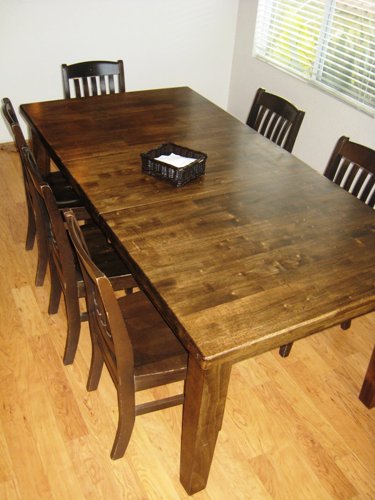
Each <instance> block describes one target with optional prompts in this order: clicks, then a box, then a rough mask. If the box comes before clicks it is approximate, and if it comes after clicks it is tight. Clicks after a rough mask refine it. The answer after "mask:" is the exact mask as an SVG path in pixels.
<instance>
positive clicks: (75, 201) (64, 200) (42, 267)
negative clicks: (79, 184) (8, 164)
mask: <svg viewBox="0 0 375 500" xmlns="http://www.w3.org/2000/svg"><path fill="white" fill-rule="evenodd" d="M2 113H3V116H4V119H5V121H6V123H7V125H8V127H9V130H10V132H11V134H12V137H13V141H14V143H15V146H16V148H17V150H18V152H19V155H20V160H21V166H22V177H23V185H24V189H25V197H26V207H27V233H26V250H31V249H32V248H33V247H34V242H35V239H36V237H37V224H36V220H35V213H34V209H33V205H32V202H31V197H30V189H29V184H28V181H27V178H26V172H25V165H24V161H25V160H24V157H23V155H22V150H23V148H25V147H27V143H26V140H25V137H24V135H23V133H22V129H21V127H20V124H19V121H18V119H17V116H16V113H15V111H14V107H13V105H12V103H11V101H10V99H8V98H7V97H4V98H3V100H2ZM45 180H46V182H48V184H49V185H50V186H51V189H52V191H53V193H54V196H55V198H56V203H57V205H58V207H60V208H61V207H77V206H81V205H82V201H81V200H80V198H79V196H78V194H77V193H76V192H75V191H74V189H73V188H72V186H71V185H70V184H69V183H68V181H67V180H66V179H65V177H64V176H63V175H62V174H61V172H59V171H56V172H51V173H49V174H48V175H47V176H46V178H45ZM43 238H44V237H43V235H42V236H40V237H39V238H37V240H38V265H37V271H36V278H35V284H36V286H41V285H43V282H44V277H45V272H46V268H47V254H46V252H45V250H43V243H42V242H43Z"/></svg>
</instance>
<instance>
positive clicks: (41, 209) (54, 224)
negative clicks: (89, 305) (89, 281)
mask: <svg viewBox="0 0 375 500" xmlns="http://www.w3.org/2000/svg"><path fill="white" fill-rule="evenodd" d="M23 157H24V165H25V170H26V176H27V178H28V183H29V186H30V192H31V198H32V201H33V207H34V210H35V213H36V219H37V220H39V221H40V222H39V226H42V230H43V231H44V233H45V237H46V238H47V239H48V246H49V253H50V258H53V261H54V265H55V269H56V272H57V275H58V278H59V281H60V285H61V289H62V291H63V293H64V295H67V294H69V296H70V297H71V298H72V299H73V297H77V281H76V271H75V269H76V267H75V260H74V254H73V249H72V246H71V244H70V241H69V238H68V235H67V232H66V229H65V225H64V221H63V218H62V216H61V213H60V210H59V208H58V206H57V204H56V199H55V197H54V195H53V193H52V190H51V187H50V186H49V184H48V183H47V182H46V181H44V180H43V178H42V176H41V174H40V172H39V169H38V166H37V164H36V162H35V159H34V157H33V154H32V153H31V151H30V150H29V149H28V148H24V149H23ZM77 301H78V297H77ZM77 303H78V302H77Z"/></svg>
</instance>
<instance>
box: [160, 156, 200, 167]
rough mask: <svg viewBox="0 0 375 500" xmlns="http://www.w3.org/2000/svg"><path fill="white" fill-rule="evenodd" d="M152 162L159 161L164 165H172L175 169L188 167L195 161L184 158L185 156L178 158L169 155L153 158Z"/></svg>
mask: <svg viewBox="0 0 375 500" xmlns="http://www.w3.org/2000/svg"><path fill="white" fill-rule="evenodd" d="M154 160H159V161H162V162H164V163H168V164H169V165H173V166H174V167H177V168H182V167H186V165H189V164H190V163H193V162H194V161H195V160H196V158H186V156H180V155H176V154H174V153H171V154H170V155H161V156H158V157H157V158H154Z"/></svg>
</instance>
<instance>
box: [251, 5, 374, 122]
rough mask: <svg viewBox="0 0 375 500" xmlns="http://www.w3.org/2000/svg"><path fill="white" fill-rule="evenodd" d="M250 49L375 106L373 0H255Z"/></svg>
mask: <svg viewBox="0 0 375 500" xmlns="http://www.w3.org/2000/svg"><path fill="white" fill-rule="evenodd" d="M254 52H255V55H256V56H257V57H259V58H261V59H264V60H265V61H267V62H270V63H271V64H274V65H275V66H278V67H279V68H281V69H284V70H286V71H288V72H290V73H292V74H295V75H297V76H299V77H301V78H304V79H306V80H310V81H312V82H314V83H316V84H317V85H319V86H321V87H323V88H324V89H325V90H328V91H330V92H333V93H335V94H336V95H338V96H339V97H341V98H344V99H346V100H348V101H349V102H351V103H352V104H356V105H357V106H360V107H362V108H363V109H365V110H367V111H370V112H371V113H372V114H373V113H374V112H375V0H259V4H258V14H257V24H256V31H255V40H254Z"/></svg>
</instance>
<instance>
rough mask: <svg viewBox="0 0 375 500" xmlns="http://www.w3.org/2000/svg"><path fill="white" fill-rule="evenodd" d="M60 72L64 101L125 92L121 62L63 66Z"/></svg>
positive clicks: (83, 63) (94, 62) (96, 62)
mask: <svg viewBox="0 0 375 500" xmlns="http://www.w3.org/2000/svg"><path fill="white" fill-rule="evenodd" d="M61 70H62V79H63V89H64V97H65V99H71V98H73V97H90V96H94V95H103V94H115V93H118V92H125V74H124V63H123V61H122V60H118V61H86V62H79V63H76V64H70V65H67V64H63V65H62V66H61Z"/></svg>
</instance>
